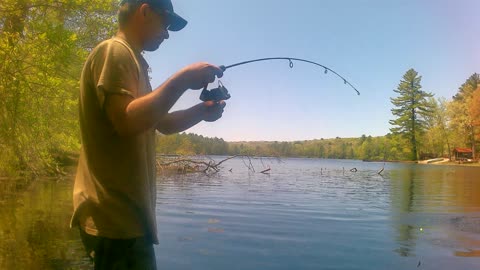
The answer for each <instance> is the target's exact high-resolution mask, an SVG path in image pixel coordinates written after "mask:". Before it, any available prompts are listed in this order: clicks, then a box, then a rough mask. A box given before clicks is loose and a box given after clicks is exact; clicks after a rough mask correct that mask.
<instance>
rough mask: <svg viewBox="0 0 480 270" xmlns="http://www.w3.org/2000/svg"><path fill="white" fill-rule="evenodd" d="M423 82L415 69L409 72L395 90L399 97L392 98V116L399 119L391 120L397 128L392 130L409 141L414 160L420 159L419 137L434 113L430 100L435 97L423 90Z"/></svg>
mask: <svg viewBox="0 0 480 270" xmlns="http://www.w3.org/2000/svg"><path fill="white" fill-rule="evenodd" d="M421 80H422V77H421V76H419V75H418V72H416V71H415V70H414V69H410V70H408V71H407V72H406V73H405V75H403V79H402V80H401V81H400V84H399V85H398V87H397V89H396V90H393V91H394V92H395V93H398V94H399V96H398V97H396V98H391V102H392V104H393V105H394V106H395V108H393V109H392V114H393V115H394V116H396V117H397V118H396V119H394V120H390V124H391V125H393V126H395V127H393V128H391V129H390V130H391V131H392V132H393V133H394V134H400V135H402V136H404V137H405V138H407V139H408V140H409V142H410V149H411V153H412V160H417V159H418V153H417V148H418V136H419V135H420V134H422V133H423V132H424V131H425V126H426V123H425V117H427V116H428V115H430V114H431V113H432V108H431V104H430V103H429V102H428V98H430V97H433V94H431V93H428V92H425V91H423V90H421V89H422V86H421V84H420V83H421Z"/></svg>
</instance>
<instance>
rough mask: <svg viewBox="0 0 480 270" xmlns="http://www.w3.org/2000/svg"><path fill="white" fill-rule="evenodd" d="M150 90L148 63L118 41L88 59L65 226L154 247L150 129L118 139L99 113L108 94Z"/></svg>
mask: <svg viewBox="0 0 480 270" xmlns="http://www.w3.org/2000/svg"><path fill="white" fill-rule="evenodd" d="M151 91H152V88H151V86H150V82H149V78H148V64H147V62H146V61H145V59H144V58H143V57H142V55H141V53H140V52H137V51H134V50H133V49H132V47H131V46H130V45H129V44H128V43H127V41H125V40H123V39H120V38H118V37H115V38H112V39H109V40H106V41H104V42H102V43H100V44H99V45H98V46H97V47H96V48H95V49H93V51H92V52H91V54H90V55H89V57H88V59H87V61H86V63H85V66H84V68H83V71H82V76H81V82H80V102H79V103H80V104H79V107H80V111H79V112H80V130H81V138H82V149H81V153H80V159H79V163H78V168H77V174H76V178H75V185H74V190H73V204H74V213H73V216H72V221H71V226H72V227H73V226H77V225H78V226H80V227H81V228H82V229H83V230H85V232H86V233H88V234H91V235H96V236H102V237H107V238H114V239H126V238H135V237H142V236H143V237H146V238H147V239H151V241H152V242H153V243H158V239H157V229H156V228H157V227H156V220H155V203H156V202H155V201H156V189H155V188H156V185H155V176H156V172H155V130H154V129H151V130H148V131H145V132H144V133H142V134H139V135H136V136H129V137H122V136H120V135H119V134H118V133H117V132H116V131H115V129H114V127H113V125H112V123H111V122H110V120H109V119H108V117H107V115H106V112H105V110H104V107H103V105H104V102H105V98H106V97H107V96H108V95H128V96H131V97H133V98H139V97H141V96H144V95H146V94H148V93H150V92H151Z"/></svg>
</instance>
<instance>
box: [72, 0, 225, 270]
mask: <svg viewBox="0 0 480 270" xmlns="http://www.w3.org/2000/svg"><path fill="white" fill-rule="evenodd" d="M118 22H119V30H118V32H117V34H116V36H115V37H113V38H112V39H109V40H106V41H104V42H102V43H100V44H99V45H98V46H97V47H96V48H95V49H93V51H92V52H91V54H90V55H89V57H88V59H87V61H86V63H85V66H84V69H83V71H82V75H81V84H80V102H79V103H80V104H79V107H80V111H79V117H80V130H81V138H82V150H81V153H80V159H79V163H78V169H77V174H76V179H75V186H74V191H73V202H74V213H73V216H72V221H71V226H72V227H74V226H78V227H79V228H80V235H81V238H82V242H83V244H84V246H85V248H86V250H87V253H88V254H89V256H90V257H91V258H92V259H93V262H94V266H95V269H142V270H144V269H156V263H155V255H154V250H153V244H158V238H157V230H156V228H157V225H156V218H155V204H156V185H155V178H156V172H155V164H156V162H155V131H156V130H158V131H159V132H161V133H164V134H171V133H176V132H181V131H184V130H186V129H188V128H190V127H192V126H194V125H196V124H197V123H199V122H201V121H209V122H213V121H216V120H218V119H219V118H220V117H221V116H222V113H223V109H224V107H225V102H224V101H205V102H202V103H199V104H197V105H195V106H193V107H191V108H189V109H187V110H182V111H176V112H171V113H170V112H169V111H170V109H171V108H172V106H173V105H174V104H175V103H176V102H177V100H178V99H179V98H180V96H181V95H182V94H183V93H184V92H185V91H187V90H188V89H195V90H196V89H201V88H203V87H204V86H206V85H207V84H208V83H211V82H213V81H214V80H215V77H218V78H220V77H222V75H223V71H222V70H221V69H220V68H219V67H217V66H214V65H211V64H208V63H196V64H192V65H189V66H187V67H185V68H183V69H181V70H180V71H178V72H177V73H175V74H173V75H172V76H171V77H170V78H169V79H168V80H166V81H165V82H164V83H163V84H162V85H160V86H159V87H157V88H156V89H154V90H153V91H152V88H151V86H150V82H149V77H148V64H147V62H146V61H145V59H144V58H143V57H142V54H141V53H142V51H155V50H156V49H158V47H159V46H160V44H161V43H162V42H163V41H164V40H166V39H168V38H169V33H168V32H169V31H179V30H181V29H183V28H184V27H185V25H186V24H187V21H186V20H184V19H183V18H182V17H180V16H179V15H177V14H176V13H175V12H174V10H173V7H172V3H171V1H170V0H123V1H122V3H121V6H120V10H119V13H118Z"/></svg>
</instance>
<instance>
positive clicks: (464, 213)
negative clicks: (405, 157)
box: [390, 166, 480, 257]
mask: <svg viewBox="0 0 480 270" xmlns="http://www.w3.org/2000/svg"><path fill="white" fill-rule="evenodd" d="M390 177H391V179H392V181H391V184H392V192H391V197H392V204H391V207H392V215H393V217H394V219H393V220H394V223H393V226H394V227H395V228H396V231H397V237H396V239H397V240H398V242H399V244H400V246H399V248H398V249H397V250H396V251H397V252H398V253H399V254H400V255H401V256H411V255H414V250H415V245H416V242H417V241H418V238H419V237H421V241H427V242H429V243H431V244H432V245H434V246H437V247H441V248H445V249H448V250H450V252H451V254H452V255H454V256H459V257H480V170H479V169H478V168H463V167H442V168H441V169H439V168H438V167H436V166H415V167H414V168H412V169H410V170H403V169H401V170H393V171H392V172H391V174H390Z"/></svg>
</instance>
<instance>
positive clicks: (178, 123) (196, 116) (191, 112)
mask: <svg viewBox="0 0 480 270" xmlns="http://www.w3.org/2000/svg"><path fill="white" fill-rule="evenodd" d="M203 110H205V107H204V104H203V103H200V104H197V105H195V106H193V107H191V108H189V109H186V110H181V111H175V112H172V113H169V114H166V115H165V116H164V117H163V118H162V119H160V121H158V123H157V125H156V129H157V130H158V131H160V132H161V133H163V134H173V133H177V132H182V131H185V130H187V129H189V128H191V127H193V126H194V125H196V124H198V123H199V122H201V121H202V120H203Z"/></svg>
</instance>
